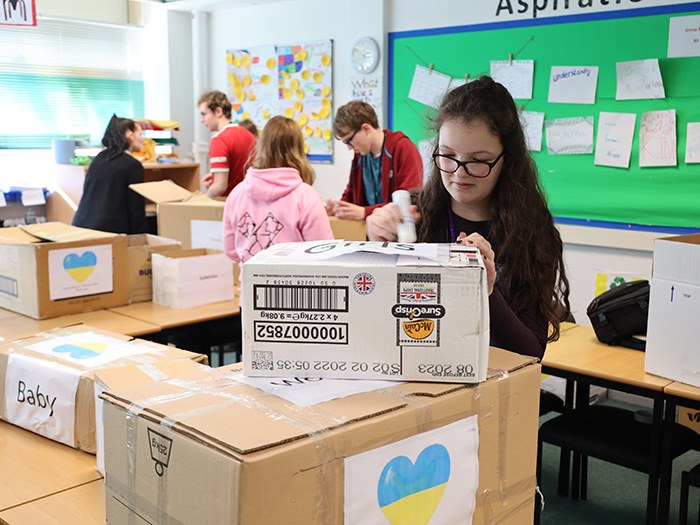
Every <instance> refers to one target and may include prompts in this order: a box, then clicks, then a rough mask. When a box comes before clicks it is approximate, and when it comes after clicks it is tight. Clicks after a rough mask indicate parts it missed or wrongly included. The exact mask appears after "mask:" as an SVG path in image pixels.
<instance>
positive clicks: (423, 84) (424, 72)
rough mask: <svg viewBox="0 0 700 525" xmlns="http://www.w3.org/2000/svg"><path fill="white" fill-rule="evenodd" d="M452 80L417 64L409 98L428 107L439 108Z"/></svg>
mask: <svg viewBox="0 0 700 525" xmlns="http://www.w3.org/2000/svg"><path fill="white" fill-rule="evenodd" d="M451 80H452V79H451V78H450V77H449V76H448V75H443V74H442V73H438V72H437V71H434V70H430V69H428V68H427V67H423V66H419V65H417V64H416V69H415V71H414V73H413V81H412V82H411V89H410V90H409V91H408V98H410V99H411V100H415V101H416V102H420V103H421V104H425V105H426V106H431V107H433V108H437V107H438V106H439V105H440V102H441V101H442V97H443V96H444V95H445V92H447V89H448V88H449V86H450V81H451Z"/></svg>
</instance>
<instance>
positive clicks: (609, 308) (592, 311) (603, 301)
mask: <svg viewBox="0 0 700 525" xmlns="http://www.w3.org/2000/svg"><path fill="white" fill-rule="evenodd" d="M586 313H587V314H588V317H589V318H590V319H591V323H592V324H593V329H594V330H595V335H596V336H597V337H598V339H599V340H600V341H601V342H603V343H607V344H609V345H620V346H626V347H627V348H634V349H635V350H642V351H644V349H645V347H646V341H643V340H641V339H637V338H635V337H634V336H635V335H646V333H647V320H648V318H649V281H646V280H640V281H632V282H629V283H624V284H621V285H619V286H616V287H615V288H611V289H610V290H607V291H605V292H603V293H602V294H600V295H599V296H598V297H596V298H595V299H593V301H592V302H591V304H589V305H588V308H587V309H586Z"/></svg>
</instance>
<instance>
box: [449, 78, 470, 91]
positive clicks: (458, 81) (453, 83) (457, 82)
mask: <svg viewBox="0 0 700 525" xmlns="http://www.w3.org/2000/svg"><path fill="white" fill-rule="evenodd" d="M467 82H469V80H467V79H466V78H451V79H450V85H449V86H447V91H452V90H453V89H454V88H458V87H459V86H463V85H464V84H466V83H467Z"/></svg>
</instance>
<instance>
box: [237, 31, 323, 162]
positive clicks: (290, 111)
mask: <svg viewBox="0 0 700 525" xmlns="http://www.w3.org/2000/svg"><path fill="white" fill-rule="evenodd" d="M226 63H227V70H228V75H227V76H228V83H229V93H228V95H229V98H230V99H231V106H232V113H233V115H232V116H233V120H234V121H240V120H243V119H250V120H252V121H253V122H254V123H255V125H256V126H257V127H258V129H260V130H262V129H263V128H264V127H265V124H266V123H267V121H268V120H269V119H270V118H271V117H273V116H275V115H284V116H285V117H288V118H291V119H293V120H295V121H296V122H297V124H299V127H300V128H301V130H302V132H303V134H304V137H305V140H306V152H307V154H308V156H309V159H310V160H313V161H321V162H323V161H327V162H330V161H332V160H333V133H332V131H331V130H332V118H333V109H332V108H333V97H332V95H333V93H332V85H333V82H332V80H333V75H332V72H333V44H332V41H330V40H322V41H317V42H306V43H299V44H292V45H276V46H275V45H270V46H259V47H251V48H248V49H235V50H228V51H227V53H226Z"/></svg>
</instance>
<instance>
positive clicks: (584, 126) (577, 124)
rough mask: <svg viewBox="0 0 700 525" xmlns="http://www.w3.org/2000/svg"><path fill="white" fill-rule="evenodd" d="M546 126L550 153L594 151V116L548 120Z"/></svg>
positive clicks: (576, 153) (572, 153)
mask: <svg viewBox="0 0 700 525" xmlns="http://www.w3.org/2000/svg"><path fill="white" fill-rule="evenodd" d="M544 126H545V130H546V137H547V153H549V154H550V155H579V154H587V153H593V117H573V118H560V119H554V120H546V121H545V123H544Z"/></svg>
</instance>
